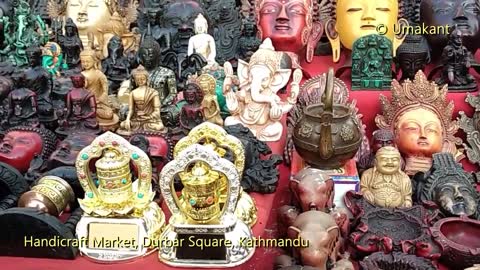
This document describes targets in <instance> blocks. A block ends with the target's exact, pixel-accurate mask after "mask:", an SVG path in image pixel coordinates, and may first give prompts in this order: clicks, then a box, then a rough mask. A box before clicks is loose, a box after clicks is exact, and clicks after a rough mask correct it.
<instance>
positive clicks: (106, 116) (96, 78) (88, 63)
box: [80, 50, 118, 130]
mask: <svg viewBox="0 0 480 270" xmlns="http://www.w3.org/2000/svg"><path fill="white" fill-rule="evenodd" d="M80 61H81V63H82V69H83V71H82V74H83V76H85V81H86V85H85V87H86V88H87V89H88V90H89V91H90V92H91V93H93V94H94V95H95V100H96V102H97V120H98V123H99V125H100V127H101V128H102V129H104V130H111V129H115V128H116V127H117V125H118V115H116V114H115V113H114V112H113V110H112V108H111V106H110V103H109V100H108V80H107V77H106V76H105V74H103V72H102V71H100V69H99V65H100V63H99V61H98V59H97V57H96V55H95V52H94V51H92V50H85V51H82V52H81V53H80Z"/></svg>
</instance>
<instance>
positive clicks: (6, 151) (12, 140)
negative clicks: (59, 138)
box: [0, 131, 43, 174]
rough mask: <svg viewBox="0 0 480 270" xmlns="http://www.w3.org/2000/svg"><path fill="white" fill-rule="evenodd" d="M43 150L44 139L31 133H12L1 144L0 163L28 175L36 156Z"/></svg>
mask: <svg viewBox="0 0 480 270" xmlns="http://www.w3.org/2000/svg"><path fill="white" fill-rule="evenodd" d="M42 150H43V140H42V137H41V136H40V135H39V134H38V133H36V132H31V131H10V132H8V133H7V134H6V135H5V137H4V138H3V140H2V142H1V143H0V161H1V162H5V163H7V164H8V165H10V166H12V167H14V168H16V169H17V170H18V171H19V172H20V173H22V174H23V173H26V172H27V170H28V168H29V167H30V162H31V161H32V159H33V157H34V156H35V155H37V154H38V155H39V154H41V153H42Z"/></svg>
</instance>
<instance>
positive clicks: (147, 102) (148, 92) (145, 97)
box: [117, 66, 165, 135]
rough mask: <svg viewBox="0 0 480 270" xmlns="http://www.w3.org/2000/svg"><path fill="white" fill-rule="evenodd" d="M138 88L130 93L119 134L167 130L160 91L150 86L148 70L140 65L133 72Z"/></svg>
mask: <svg viewBox="0 0 480 270" xmlns="http://www.w3.org/2000/svg"><path fill="white" fill-rule="evenodd" d="M132 76H133V79H134V80H135V84H136V85H137V88H135V89H134V90H133V91H132V92H131V93H130V101H129V105H128V115H127V119H125V121H123V122H122V123H121V124H120V129H119V130H118V131H117V132H118V133H119V134H124V135H129V134H131V132H132V131H135V130H146V131H162V132H164V131H165V127H164V125H163V123H162V119H161V118H160V106H161V104H160V98H159V97H158V96H159V95H158V92H157V91H156V90H155V89H153V88H151V87H149V86H148V78H149V77H148V71H147V70H146V69H145V68H144V67H143V66H139V67H138V68H137V69H135V70H134V71H133V72H132Z"/></svg>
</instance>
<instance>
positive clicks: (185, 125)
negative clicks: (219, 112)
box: [180, 83, 203, 133]
mask: <svg viewBox="0 0 480 270" xmlns="http://www.w3.org/2000/svg"><path fill="white" fill-rule="evenodd" d="M183 96H184V98H185V101H186V102H187V104H185V105H183V106H182V110H181V111H180V127H182V129H183V130H185V131H186V133H188V131H190V130H191V129H192V128H194V127H195V126H197V125H199V124H201V123H203V112H202V108H201V105H200V104H201V103H202V99H203V92H202V89H201V88H200V86H198V85H197V84H195V83H189V84H187V88H186V89H185V91H183Z"/></svg>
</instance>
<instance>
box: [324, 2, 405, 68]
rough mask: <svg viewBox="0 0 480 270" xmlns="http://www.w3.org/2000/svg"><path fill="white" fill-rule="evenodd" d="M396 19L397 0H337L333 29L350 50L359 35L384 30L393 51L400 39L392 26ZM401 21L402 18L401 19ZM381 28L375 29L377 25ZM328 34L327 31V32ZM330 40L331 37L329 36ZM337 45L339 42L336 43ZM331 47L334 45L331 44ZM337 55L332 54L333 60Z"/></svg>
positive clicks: (394, 24) (398, 44) (362, 35)
mask: <svg viewBox="0 0 480 270" xmlns="http://www.w3.org/2000/svg"><path fill="white" fill-rule="evenodd" d="M397 21H398V1H397V0H338V1H337V7H336V23H335V30H336V32H337V33H338V37H336V38H337V39H339V40H340V42H341V43H342V45H343V46H344V47H345V48H346V49H349V50H351V49H352V48H353V44H354V42H355V41H356V40H358V39H359V38H361V37H364V36H367V35H371V34H378V33H379V31H382V30H383V32H385V29H388V31H386V33H385V36H386V37H387V38H388V39H389V40H391V41H392V43H393V47H394V48H393V52H395V51H396V48H397V47H398V46H400V44H401V41H399V40H397V39H398V38H396V37H395V34H394V26H395V27H398V26H396V24H397ZM402 23H404V22H403V20H402ZM379 25H382V27H383V28H381V27H380V28H381V29H380V30H377V29H378V28H377V27H378V26H379ZM327 34H328V33H327ZM329 39H330V40H331V42H332V39H334V38H331V37H329ZM338 45H339V44H338ZM332 47H335V46H334V44H332ZM335 58H337V61H338V57H336V56H335V54H334V60H335Z"/></svg>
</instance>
